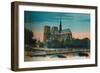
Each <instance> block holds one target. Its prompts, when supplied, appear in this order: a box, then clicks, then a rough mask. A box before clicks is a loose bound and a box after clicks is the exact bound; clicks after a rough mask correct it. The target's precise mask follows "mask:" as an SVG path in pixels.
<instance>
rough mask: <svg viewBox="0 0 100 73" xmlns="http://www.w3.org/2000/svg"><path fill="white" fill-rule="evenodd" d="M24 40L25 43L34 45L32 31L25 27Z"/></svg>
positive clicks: (34, 40)
mask: <svg viewBox="0 0 100 73" xmlns="http://www.w3.org/2000/svg"><path fill="white" fill-rule="evenodd" d="M24 34H25V35H24V40H25V44H27V45H31V46H36V39H33V36H34V35H33V32H32V31H31V30H29V29H27V28H25V29H24Z"/></svg>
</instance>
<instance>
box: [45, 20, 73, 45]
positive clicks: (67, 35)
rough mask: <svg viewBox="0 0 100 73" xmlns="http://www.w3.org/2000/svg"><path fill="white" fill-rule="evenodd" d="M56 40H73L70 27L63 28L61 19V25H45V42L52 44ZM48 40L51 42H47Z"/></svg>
mask: <svg viewBox="0 0 100 73" xmlns="http://www.w3.org/2000/svg"><path fill="white" fill-rule="evenodd" d="M58 28H59V29H58ZM54 40H57V41H62V40H72V32H71V30H70V28H67V29H63V28H62V22H61V20H60V24H59V26H52V27H50V26H45V27H44V42H45V44H46V45H50V44H53V45H54ZM48 42H51V43H49V44H47V43H48ZM56 45H57V44H56ZM59 45H60V44H59Z"/></svg>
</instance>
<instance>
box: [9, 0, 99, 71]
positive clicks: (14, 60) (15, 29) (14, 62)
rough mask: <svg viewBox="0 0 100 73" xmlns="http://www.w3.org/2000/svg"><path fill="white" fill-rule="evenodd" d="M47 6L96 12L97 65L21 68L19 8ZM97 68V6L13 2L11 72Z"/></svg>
mask: <svg viewBox="0 0 100 73" xmlns="http://www.w3.org/2000/svg"><path fill="white" fill-rule="evenodd" d="M20 5H27V6H34V5H35V6H44V7H45V6H47V7H60V8H66V7H68V8H77V9H93V10H95V44H94V45H95V64H83V65H64V66H63V65H61V66H50V67H49V66H48V67H33V68H32V67H30V68H19V37H18V36H19V6H20ZM92 66H97V7H96V6H82V5H68V4H50V3H35V2H18V1H15V2H12V3H11V70H13V71H27V70H45V69H60V68H76V67H92Z"/></svg>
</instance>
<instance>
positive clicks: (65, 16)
mask: <svg viewBox="0 0 100 73" xmlns="http://www.w3.org/2000/svg"><path fill="white" fill-rule="evenodd" d="M60 18H61V20H62V28H63V29H67V28H70V29H71V31H72V32H90V14H84V13H67V12H66V13H61V12H39V11H38V12H37V11H25V12H24V23H25V27H27V28H28V29H30V30H33V31H43V26H45V25H50V26H59V24H60Z"/></svg>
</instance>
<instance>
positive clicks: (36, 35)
mask: <svg viewBox="0 0 100 73" xmlns="http://www.w3.org/2000/svg"><path fill="white" fill-rule="evenodd" d="M72 36H73V38H78V39H83V38H86V37H88V38H90V34H89V32H73V33H72ZM34 38H35V39H37V40H40V41H43V32H34Z"/></svg>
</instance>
